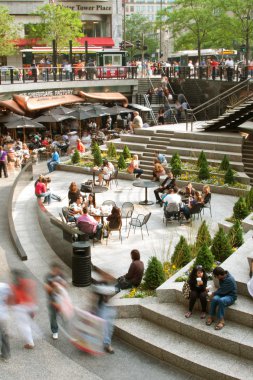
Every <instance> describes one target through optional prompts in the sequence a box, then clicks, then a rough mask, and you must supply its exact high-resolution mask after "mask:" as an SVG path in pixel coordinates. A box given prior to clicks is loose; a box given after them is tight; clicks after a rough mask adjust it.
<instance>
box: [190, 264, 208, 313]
mask: <svg viewBox="0 0 253 380" xmlns="http://www.w3.org/2000/svg"><path fill="white" fill-rule="evenodd" d="M188 283H189V285H190V289H191V293H190V299H189V311H188V312H187V313H186V314H185V317H186V318H190V317H191V315H192V310H193V307H194V305H195V302H196V300H197V298H199V299H200V303H201V308H202V312H201V314H200V318H201V319H205V318H206V307H207V299H206V296H207V293H206V285H207V275H206V272H205V270H204V268H203V267H202V266H201V265H198V266H196V267H194V268H193V270H192V271H191V273H190V276H189V280H188Z"/></svg>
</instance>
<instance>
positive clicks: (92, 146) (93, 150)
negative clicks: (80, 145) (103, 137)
mask: <svg viewBox="0 0 253 380" xmlns="http://www.w3.org/2000/svg"><path fill="white" fill-rule="evenodd" d="M98 149H100V148H99V145H98V143H97V142H93V143H92V145H91V153H92V154H93V155H94V153H95V152H96V151H97V150H98Z"/></svg>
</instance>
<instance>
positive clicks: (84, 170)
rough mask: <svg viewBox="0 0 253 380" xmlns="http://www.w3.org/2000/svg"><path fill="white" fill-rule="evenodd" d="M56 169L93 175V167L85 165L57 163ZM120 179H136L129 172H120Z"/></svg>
mask: <svg viewBox="0 0 253 380" xmlns="http://www.w3.org/2000/svg"><path fill="white" fill-rule="evenodd" d="M56 170H61V171H65V172H73V173H81V174H90V175H92V168H89V167H85V166H84V167H80V166H74V165H64V164H59V165H57V167H56ZM118 179H125V180H128V181H134V179H135V175H134V174H129V173H127V172H119V174H118Z"/></svg>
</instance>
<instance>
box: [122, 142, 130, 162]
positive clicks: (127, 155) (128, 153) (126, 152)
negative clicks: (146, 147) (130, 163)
mask: <svg viewBox="0 0 253 380" xmlns="http://www.w3.org/2000/svg"><path fill="white" fill-rule="evenodd" d="M123 156H124V159H125V160H127V159H128V158H131V152H130V150H129V148H128V146H127V145H125V146H124V149H123Z"/></svg>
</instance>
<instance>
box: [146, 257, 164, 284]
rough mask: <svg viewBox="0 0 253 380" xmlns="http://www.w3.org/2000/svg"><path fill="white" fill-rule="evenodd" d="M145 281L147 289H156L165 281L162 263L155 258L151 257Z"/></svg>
mask: <svg viewBox="0 0 253 380" xmlns="http://www.w3.org/2000/svg"><path fill="white" fill-rule="evenodd" d="M143 280H144V284H145V288H147V289H156V288H157V287H158V286H160V285H161V284H162V283H163V282H164V281H165V274H164V271H163V266H162V263H161V262H160V261H159V260H158V259H157V258H156V257H155V256H152V257H150V259H149V261H148V267H147V269H146V271H145V274H144V279H143Z"/></svg>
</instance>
